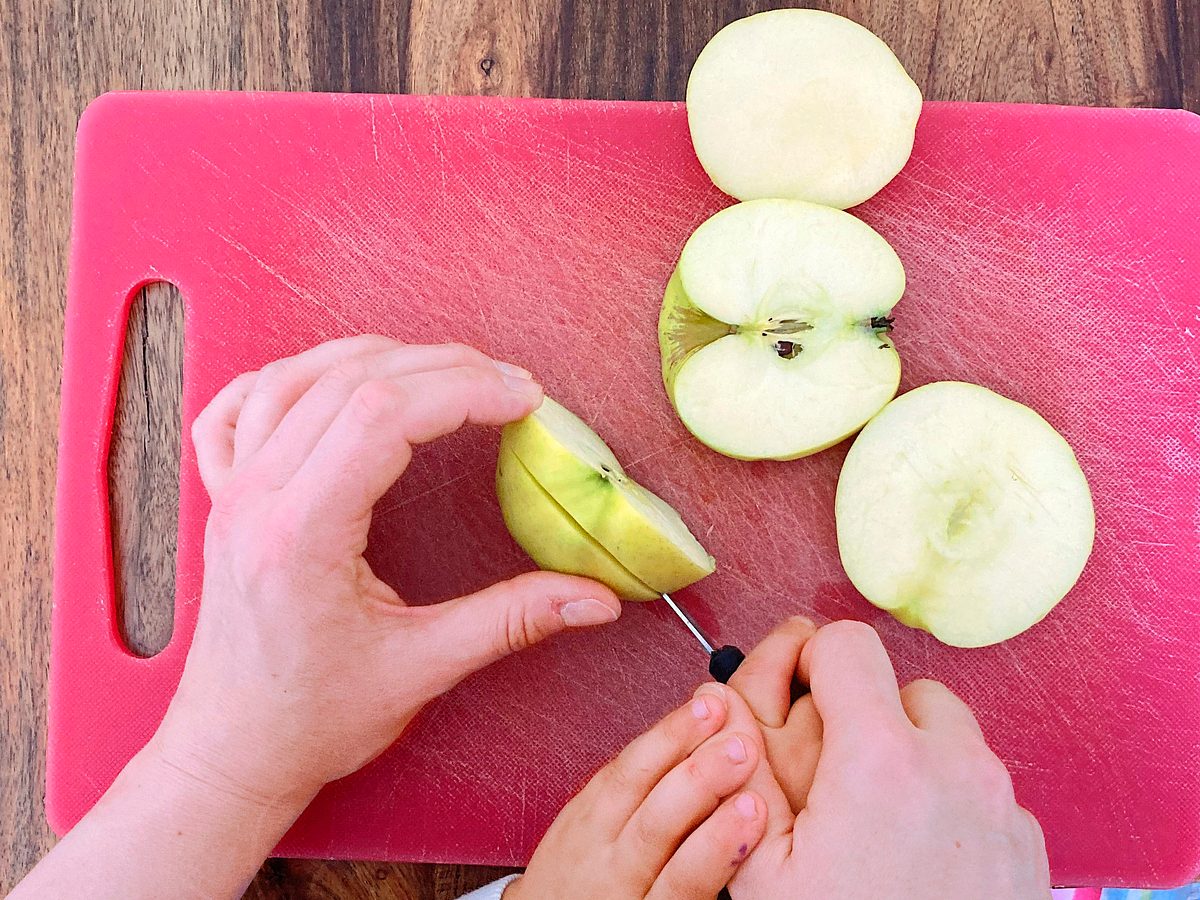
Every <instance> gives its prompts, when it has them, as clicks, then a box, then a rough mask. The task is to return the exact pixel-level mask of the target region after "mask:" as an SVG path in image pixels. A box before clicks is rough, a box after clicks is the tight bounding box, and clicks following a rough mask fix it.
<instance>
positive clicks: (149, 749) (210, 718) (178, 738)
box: [138, 695, 324, 818]
mask: <svg viewBox="0 0 1200 900" xmlns="http://www.w3.org/2000/svg"><path fill="white" fill-rule="evenodd" d="M180 700H181V698H180V696H179V695H177V696H176V698H175V700H174V701H173V702H172V704H171V706H170V708H168V710H167V714H166V717H165V718H164V719H163V721H162V724H161V725H160V726H159V728H158V731H156V732H155V734H154V736H153V737H152V738H151V739H150V741H149V743H147V744H146V746H145V747H144V748H143V749H142V751H141V752H140V753H139V754H138V756H139V757H142V758H143V764H144V765H145V767H146V768H147V770H148V771H152V772H153V773H154V774H155V777H158V778H162V779H167V780H171V781H176V782H179V783H180V784H181V786H190V787H191V788H193V789H194V790H196V791H197V792H198V793H199V794H202V795H204V796H207V797H210V798H212V799H214V800H215V801H217V802H221V803H229V804H233V805H235V806H237V807H244V808H247V809H257V810H260V811H263V812H269V813H272V814H279V815H291V817H292V818H295V817H296V816H298V815H299V814H300V813H301V812H303V810H304V808H305V807H306V806H308V804H309V803H310V802H312V799H313V797H315V796H316V795H317V792H318V791H319V790H320V789H321V788H322V787H324V781H323V780H322V779H320V778H317V777H314V776H313V775H312V774H311V772H310V771H308V769H307V767H306V766H304V765H303V764H302V763H303V762H304V760H303V759H297V758H296V757H298V756H299V757H302V756H303V753H300V754H293V755H291V756H285V755H284V754H283V753H281V752H280V749H279V744H280V742H279V741H278V740H277V739H275V738H274V737H273V736H271V735H270V734H268V733H260V732H261V730H259V731H255V730H253V729H252V727H250V723H248V722H243V721H239V720H238V719H237V718H236V717H234V716H231V715H229V711H228V710H227V709H225V708H216V709H214V708H212V707H211V704H205V705H199V704H195V703H191V704H183V703H181V702H180ZM293 745H294V744H293ZM298 763H301V764H299V765H298Z"/></svg>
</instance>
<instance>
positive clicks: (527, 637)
mask: <svg viewBox="0 0 1200 900" xmlns="http://www.w3.org/2000/svg"><path fill="white" fill-rule="evenodd" d="M425 609H427V610H428V611H429V616H430V618H429V620H428V621H427V622H426V625H425V628H424V629H423V631H424V634H423V635H422V637H423V640H424V641H426V642H427V643H426V646H427V647H429V648H430V649H431V650H434V651H435V652H434V653H431V654H430V657H431V658H433V659H436V660H437V666H438V669H439V674H444V676H445V681H446V684H445V687H444V688H443V689H444V690H448V689H449V688H450V687H451V686H452V685H454V684H456V683H457V682H459V681H461V680H462V679H463V678H465V677H466V676H467V675H470V674H471V673H472V672H474V671H476V670H477V669H482V668H483V667H484V666H486V665H488V664H489V663H493V662H495V661H496V660H498V659H500V658H502V657H504V656H508V655H509V654H510V653H515V652H516V651H518V650H524V649H525V648H526V647H529V646H532V645H533V644H536V643H538V641H542V640H545V639H546V638H548V637H550V635H552V634H557V633H558V632H560V631H565V630H567V629H576V628H586V627H588V626H591V625H604V624H607V623H609V622H615V621H616V620H617V618H618V617H619V616H620V615H621V601H620V600H618V599H617V595H616V594H614V593H613V592H612V591H611V590H610V589H609V588H607V587H605V586H604V585H602V584H600V583H598V582H595V581H592V580H590V579H587V578H579V577H577V576H574V575H560V574H558V573H556V572H530V573H527V574H525V575H518V576H517V577H516V578H513V579H510V580H509V581H502V582H500V583H499V584H494V585H492V586H491V587H489V588H485V589H484V590H482V591H479V592H478V593H475V594H469V595H467V596H466V597H460V598H459V599H457V600H450V601H448V602H446V603H442V604H439V605H437V606H431V607H425Z"/></svg>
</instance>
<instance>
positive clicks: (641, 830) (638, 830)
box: [633, 816, 663, 847]
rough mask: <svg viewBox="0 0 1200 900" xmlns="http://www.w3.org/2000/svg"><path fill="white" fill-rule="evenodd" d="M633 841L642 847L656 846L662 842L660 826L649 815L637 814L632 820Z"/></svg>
mask: <svg viewBox="0 0 1200 900" xmlns="http://www.w3.org/2000/svg"><path fill="white" fill-rule="evenodd" d="M633 839H634V842H635V843H637V844H638V845H640V846H643V847H657V846H658V845H659V844H661V843H662V840H663V835H662V826H661V825H660V824H659V823H658V822H656V821H654V820H653V819H652V818H650V817H649V816H638V817H637V818H636V819H634V821H633Z"/></svg>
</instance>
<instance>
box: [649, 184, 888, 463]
mask: <svg viewBox="0 0 1200 900" xmlns="http://www.w3.org/2000/svg"><path fill="white" fill-rule="evenodd" d="M903 293H904V267H903V266H902V265H901V263H900V259H899V258H898V257H897V256H896V253H895V251H894V250H892V248H891V246H890V245H889V244H888V243H887V241H885V240H884V239H883V238H882V237H880V236H879V235H878V234H877V233H876V232H875V231H874V230H872V229H871V227H870V226H868V225H867V224H866V223H864V222H862V221H860V220H858V219H856V218H855V217H854V216H852V215H850V214H849V213H845V212H842V211H840V210H836V209H831V208H829V207H823V206H817V205H815V204H812V203H806V202H804V201H801V200H754V201H750V202H747V203H739V204H735V205H734V206H731V207H729V208H727V209H724V210H722V211H721V212H719V213H717V214H716V215H715V216H713V217H712V218H710V219H709V220H708V221H706V222H704V223H703V224H702V225H701V226H700V227H699V228H698V229H697V230H696V232H695V233H694V234H693V235H692V236H691V238H690V239H689V240H688V242H687V244H686V245H685V246H684V248H683V252H682V254H681V255H680V258H679V264H678V266H677V267H676V269H675V272H674V274H673V275H672V276H671V279H670V282H669V283H668V285H667V289H666V294H665V296H664V298H663V307H662V312H661V315H660V317H659V345H660V349H661V351H662V371H663V381H664V383H665V385H666V388H667V393H668V394H669V395H670V397H671V401H672V403H673V404H674V405H675V409H676V411H677V412H678V413H679V417H680V419H681V420H682V421H683V423H684V425H686V426H687V428H688V430H690V431H691V432H692V434H694V435H695V436H696V437H697V438H698V439H699V440H700V441H702V442H703V443H704V444H706V445H708V446H709V447H711V448H712V449H714V450H716V451H718V452H719V453H724V454H725V455H727V456H732V457H735V458H738V459H795V458H796V457H800V456H806V455H808V454H810V453H815V452H817V451H818V450H822V449H824V448H825V447H829V446H831V445H833V444H836V443H837V442H838V441H841V440H842V439H844V438H846V437H847V436H849V435H851V434H853V433H854V432H855V431H857V430H858V429H859V428H861V427H862V425H863V423H865V422H866V421H867V420H868V419H869V418H870V417H871V416H873V415H874V414H875V413H877V412H878V411H879V410H880V409H881V408H882V407H883V405H884V404H885V403H887V402H888V401H889V400H890V399H891V398H892V397H893V396H895V393H896V389H897V387H898V386H899V384H900V357H899V355H898V354H897V353H896V349H895V347H894V346H893V344H892V341H891V338H890V336H889V331H890V330H891V327H892V318H891V313H892V308H893V306H894V305H895V304H896V302H897V301H898V300H899V299H900V296H901V294H903Z"/></svg>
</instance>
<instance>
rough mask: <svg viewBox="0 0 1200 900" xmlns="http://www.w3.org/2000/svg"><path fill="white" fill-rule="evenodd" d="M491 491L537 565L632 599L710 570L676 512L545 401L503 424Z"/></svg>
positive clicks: (574, 420) (672, 588)
mask: <svg viewBox="0 0 1200 900" xmlns="http://www.w3.org/2000/svg"><path fill="white" fill-rule="evenodd" d="M496 494H497V497H498V498H499V500H500V508H501V511H502V512H503V514H504V521H505V523H506V524H507V526H508V530H509V533H510V534H512V536H513V538H514V539H515V540H516V541H517V543H518V544H520V545H521V546H522V548H524V550H525V552H526V553H528V554H529V555H530V556H531V557H533V559H534V561H535V562H536V563H537V564H538V565H539V566H542V567H543V568H547V569H554V570H556V571H560V572H568V573H570V574H575V575H586V576H588V577H591V578H595V579H597V580H598V581H602V582H604V583H605V584H607V585H608V586H609V587H611V588H612V589H613V590H614V591H616V592H617V593H618V594H620V595H621V596H623V597H625V598H626V599H628V600H653V599H655V598H656V597H657V596H658V595H659V593H670V592H672V591H677V590H679V589H680V588H683V587H686V586H687V585H689V584H691V583H693V582H695V581H698V580H699V579H701V578H703V577H704V576H705V575H709V574H711V573H712V571H713V570H714V569H715V568H716V563H715V561H714V560H713V558H712V557H711V556H709V554H708V552H707V551H706V550H705V549H704V548H703V547H702V546H700V543H699V541H697V540H696V538H695V537H693V536H692V533H691V532H690V531H688V528H687V526H686V525H685V524H684V523H683V520H682V519H681V518H680V517H679V514H678V513H677V512H676V511H675V510H674V509H672V508H671V507H670V506H669V505H668V504H667V503H665V502H664V501H663V500H661V499H660V498H659V497H657V496H655V495H654V494H652V493H651V492H650V491H648V490H646V489H645V488H644V487H642V486H641V485H639V484H638V483H637V482H635V481H634V480H633V479H631V478H630V477H629V476H628V475H627V474H625V470H624V469H623V468H622V467H621V464H620V462H618V461H617V458H616V457H615V456H614V455H613V453H612V451H611V450H610V449H609V448H608V445H606V444H605V443H604V441H602V440H601V439H600V437H599V435H597V434H596V432H594V431H593V430H592V429H591V428H589V427H588V426H587V425H586V424H584V422H583V421H582V420H581V419H580V418H579V417H577V416H576V415H575V414H574V413H572V412H570V411H569V410H567V409H566V408H565V407H563V406H562V405H560V404H559V403H557V402H555V401H554V400H551V399H550V398H548V397H547V398H546V399H545V400H544V401H543V403H542V405H541V407H540V408H539V409H538V410H537V411H536V412H534V413H533V414H532V415H530V416H527V417H526V418H524V419H522V420H521V421H520V422H514V423H513V424H511V425H507V426H505V428H504V431H503V432H502V435H501V438H500V459H499V462H498V465H497V470H496Z"/></svg>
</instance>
